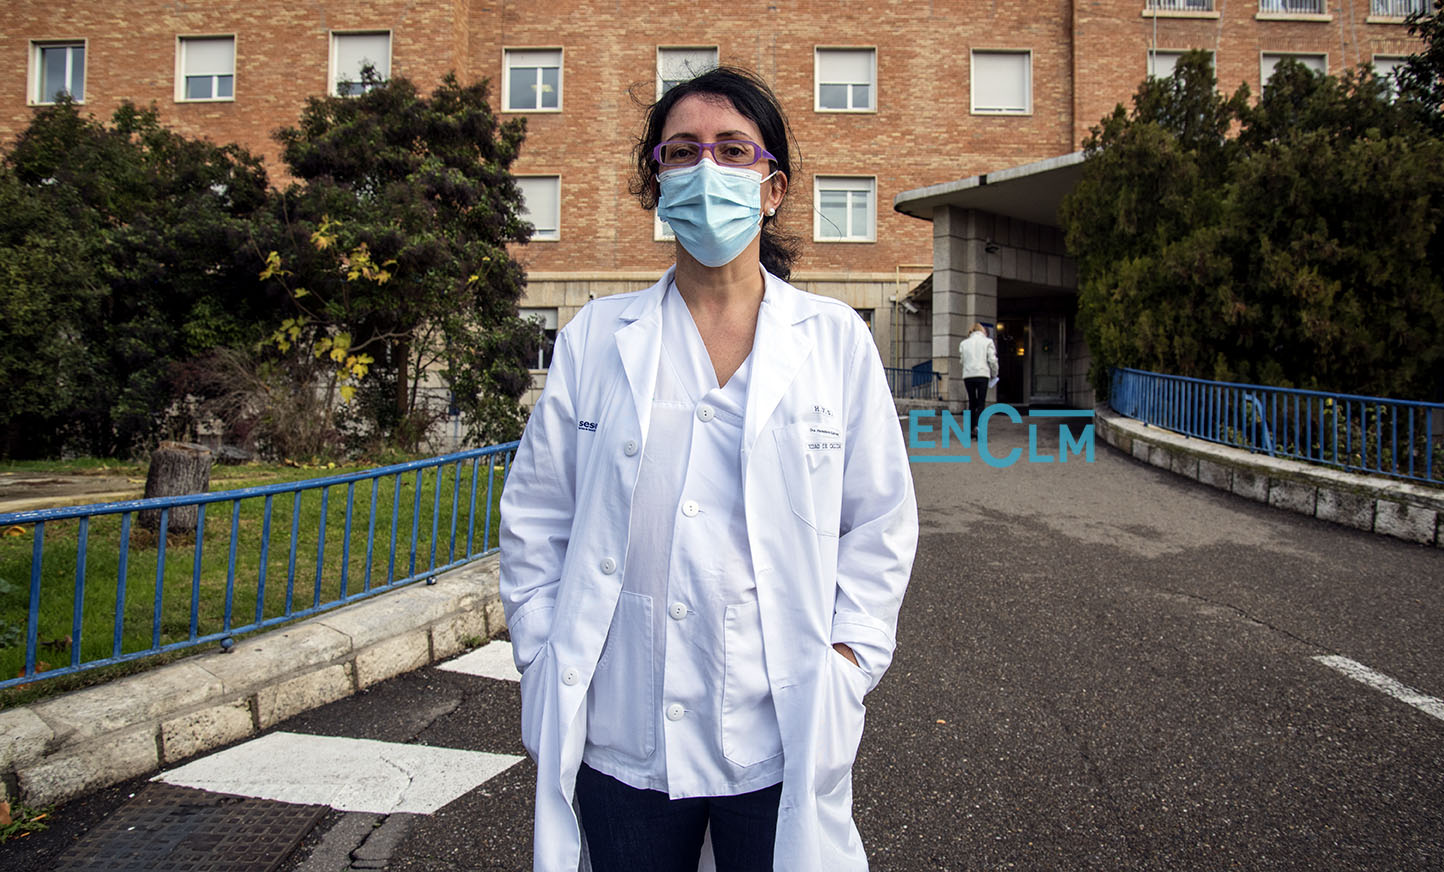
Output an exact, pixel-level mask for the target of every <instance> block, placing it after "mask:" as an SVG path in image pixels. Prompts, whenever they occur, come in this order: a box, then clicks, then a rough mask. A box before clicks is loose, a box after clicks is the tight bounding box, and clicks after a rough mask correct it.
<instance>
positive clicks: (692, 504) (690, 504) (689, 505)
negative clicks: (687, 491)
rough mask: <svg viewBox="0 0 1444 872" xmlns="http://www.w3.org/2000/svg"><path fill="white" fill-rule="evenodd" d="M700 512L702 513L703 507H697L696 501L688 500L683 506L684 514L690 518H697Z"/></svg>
mask: <svg viewBox="0 0 1444 872" xmlns="http://www.w3.org/2000/svg"><path fill="white" fill-rule="evenodd" d="M700 511H702V507H701V506H699V505H697V501H696V500H688V501H687V502H685V503H683V504H682V514H684V515H686V516H687V517H689V518H695V517H697V513H698V512H700Z"/></svg>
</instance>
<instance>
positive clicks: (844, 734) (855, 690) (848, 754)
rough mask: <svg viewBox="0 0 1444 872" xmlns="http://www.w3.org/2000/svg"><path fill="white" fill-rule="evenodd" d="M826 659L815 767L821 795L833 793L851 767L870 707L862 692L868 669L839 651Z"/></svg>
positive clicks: (864, 691) (816, 781)
mask: <svg viewBox="0 0 1444 872" xmlns="http://www.w3.org/2000/svg"><path fill="white" fill-rule="evenodd" d="M827 663H828V665H827V666H826V667H825V668H824V670H823V678H824V681H823V686H822V693H823V701H822V705H821V706H820V713H821V718H820V720H819V723H818V725H817V758H816V767H815V769H814V770H813V778H814V786H815V788H816V790H817V794H818V795H819V796H821V795H824V794H828V793H831V792H832V791H833V790H834V789H835V788H836V787H837V785H838V784H840V783H841V782H842V779H843V778H844V777H846V776H847V773H848V772H850V771H852V763H853V760H855V759H856V758H857V746H858V744H859V743H860V742H861V741H862V727H863V723H864V721H865V720H866V718H867V707H866V706H864V705H863V704H862V696H863V694H864V693H866V692H867V673H865V672H863V671H862V670H861V669H859V668H857V667H856V666H853V665H852V664H851V663H850V662H848V660H847V659H846V658H844V657H843V656H842V655H841V654H839V653H837V652H836V651H829V652H828V654H827Z"/></svg>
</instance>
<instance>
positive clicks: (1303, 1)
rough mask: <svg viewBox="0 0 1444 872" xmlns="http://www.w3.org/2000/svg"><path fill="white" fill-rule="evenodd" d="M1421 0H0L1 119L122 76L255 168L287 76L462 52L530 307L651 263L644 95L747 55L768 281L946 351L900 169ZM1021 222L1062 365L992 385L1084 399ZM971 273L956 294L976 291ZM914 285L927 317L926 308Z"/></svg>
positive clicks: (273, 150) (398, 68)
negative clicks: (512, 121) (484, 108)
mask: <svg viewBox="0 0 1444 872" xmlns="http://www.w3.org/2000/svg"><path fill="white" fill-rule="evenodd" d="M1421 5H1427V4H1426V3H1424V2H1423V0H1256V2H1237V0H1235V2H1229V0H1034V2H1030V3H1022V2H996V0H988V2H983V0H933V2H930V3H926V4H923V3H916V2H899V0H871V2H866V3H864V2H856V0H827V2H823V0H810V2H808V0H801V2H788V0H763V2H746V3H734V4H696V5H693V6H690V7H683V8H681V13H680V14H677V10H676V9H675V8H674V9H672V10H671V11H670V13H669V14H663V13H659V12H658V10H657V8H656V7H655V6H654V5H653V4H646V3H640V2H628V0H572V2H556V0H551V2H541V0H509V2H504V0H437V2H430V3H414V2H409V0H407V2H402V0H313V2H309V3H304V4H300V3H284V2H279V0H252V2H248V3H234V2H208V3H176V2H171V0H115V2H110V3H94V2H90V0H46V2H40V0H9V2H7V3H5V4H3V5H0V58H3V59H4V64H5V68H6V69H8V70H9V72H10V75H9V76H8V77H7V79H6V80H7V81H8V82H9V84H8V85H6V86H5V87H4V88H3V89H0V142H9V141H11V140H13V138H14V137H15V136H16V135H17V134H18V133H19V132H20V131H21V130H23V129H24V127H25V126H26V125H27V124H28V123H29V119H30V118H31V116H32V114H33V112H34V111H35V107H37V106H40V105H43V104H45V103H48V102H52V101H53V100H54V99H55V96H56V95H57V94H58V93H60V92H62V91H64V92H68V93H70V94H72V95H73V96H74V97H75V98H76V99H78V100H79V101H80V102H81V103H82V104H83V105H84V108H85V110H86V111H88V112H91V113H93V114H95V115H96V116H97V117H101V118H104V117H108V116H109V114H110V113H111V112H112V111H113V110H114V109H115V108H116V107H117V106H118V105H119V103H120V102H121V101H122V100H131V101H135V102H138V103H142V104H148V103H155V104H156V105H157V106H158V107H159V108H160V114H161V118H162V121H163V122H164V123H166V124H167V125H169V126H171V127H173V128H175V129H177V130H179V131H181V132H183V133H185V134H188V135H193V136H204V137H208V138H210V139H212V140H215V141H217V142H239V143H241V144H243V145H245V146H246V147H247V148H249V149H251V150H253V151H255V152H257V153H259V154H261V155H263V156H264V157H265V159H266V161H267V163H268V168H269V169H270V172H271V174H272V178H273V180H281V179H284V168H283V167H282V166H281V165H280V163H279V160H278V154H279V146H278V145H277V144H276V142H275V141H274V140H273V138H272V132H273V131H275V130H276V129H277V128H279V127H282V126H285V125H288V124H293V123H294V122H295V121H296V119H297V118H298V117H299V114H300V111H301V108H302V106H303V104H304V101H305V99H306V98H307V97H308V96H312V95H316V94H322V93H326V92H328V91H330V92H336V89H337V88H338V87H339V85H338V82H339V81H340V80H342V79H355V78H357V77H358V71H359V69H360V67H361V65H362V64H363V63H371V64H373V65H374V66H375V67H376V68H377V69H378V70H379V71H380V72H381V73H382V74H383V75H405V76H407V77H408V78H410V79H412V80H413V81H414V82H416V83H417V85H418V86H419V87H420V88H422V89H423V90H427V89H429V88H430V87H431V86H432V85H434V84H435V82H436V81H437V80H439V79H440V77H441V76H443V75H444V74H446V73H447V72H448V71H455V72H456V73H457V74H458V76H459V77H460V78H461V79H462V80H463V81H470V80H473V79H477V78H486V79H488V80H489V81H490V83H491V94H492V103H493V107H494V108H495V109H496V111H497V112H498V113H499V114H501V115H503V116H507V117H510V116H515V115H524V116H525V117H526V120H527V128H528V133H527V140H526V144H525V146H524V148H523V152H522V156H521V158H520V159H519V160H518V162H517V164H516V165H515V167H514V170H515V172H516V173H517V174H518V175H519V176H520V177H521V183H522V187H523V191H524V193H525V195H526V198H527V204H528V208H529V211H530V213H531V218H532V221H533V223H534V225H535V226H536V228H537V233H536V235H535V236H534V238H533V241H532V242H531V243H530V244H529V245H527V246H524V247H519V248H518V249H517V251H516V255H517V256H518V258H519V259H520V260H521V261H522V262H523V263H524V264H525V266H526V268H527V273H528V291H527V299H526V301H525V306H526V308H527V309H528V310H530V312H531V314H533V315H535V317H537V318H539V319H541V320H543V321H545V322H546V323H547V325H548V326H549V327H551V328H553V329H554V328H555V327H557V326H560V325H563V324H565V323H566V322H567V321H568V320H569V319H570V318H571V316H572V315H574V314H575V312H576V311H577V309H579V308H580V307H581V306H582V305H584V304H585V303H586V301H587V300H588V299H590V298H593V297H597V296H602V295H605V294H611V293H616V292H619V291H626V290H633V289H637V288H641V287H645V286H647V285H649V284H651V283H652V282H653V281H655V280H656V278H657V277H658V276H659V275H660V274H661V273H662V271H663V270H664V269H665V268H666V267H667V266H668V265H669V264H670V263H671V261H672V259H673V251H674V248H673V246H674V243H673V242H672V241H671V240H670V239H669V237H668V235H667V231H666V228H665V227H664V226H663V225H661V224H660V223H658V222H657V221H656V220H655V218H654V216H653V215H652V214H651V213H648V212H644V211H643V210H642V209H641V208H640V207H639V206H638V205H637V203H636V201H635V200H634V199H633V198H632V197H631V196H630V195H629V194H628V191H627V188H628V176H629V172H630V164H631V160H630V156H631V148H632V145H633V142H634V139H635V137H636V136H637V135H638V133H639V131H640V121H641V117H642V111H643V108H644V107H645V105H646V104H647V103H649V102H651V101H652V100H655V99H656V98H657V96H658V95H659V94H660V93H661V91H662V89H663V88H665V87H666V86H667V85H668V83H669V82H675V81H678V80H680V79H683V78H686V77H687V76H688V75H690V74H691V72H693V71H696V70H700V69H702V68H705V67H707V66H710V65H712V64H715V63H723V64H736V65H740V66H745V67H748V68H751V69H753V70H755V71H757V72H758V73H760V74H761V75H762V76H763V77H764V78H765V79H767V80H768V81H769V82H771V83H772V85H773V87H774V89H775V90H776V92H777V93H778V95H779V97H780V98H781V100H782V102H783V105H784V107H785V109H786V111H787V112H788V115H789V119H790V121H791V124H792V127H793V130H794V133H795V135H796V139H797V154H798V155H799V156H800V167H799V169H798V171H797V172H796V177H795V178H793V179H792V180H791V193H790V195H789V197H788V199H787V202H786V203H785V204H784V206H783V209H782V210H781V212H780V213H779V214H780V215H781V217H782V219H783V222H784V227H785V228H786V229H789V230H790V231H791V232H793V233H795V234H797V235H798V236H799V237H800V239H801V240H802V241H803V247H802V252H803V253H802V257H801V259H800V261H799V263H798V264H797V266H796V269H795V272H794V276H793V278H794V282H795V283H796V284H798V285H799V286H801V287H803V288H805V289H807V290H810V291H813V292H816V293H821V294H827V295H829V296H833V297H837V298H839V299H842V300H844V301H846V302H847V303H849V304H850V305H852V306H853V307H854V308H856V309H858V310H859V312H861V313H862V314H863V316H864V317H865V318H866V319H867V320H868V321H869V323H870V324H871V326H872V330H873V333H874V336H875V337H876V339H877V342H878V347H879V350H880V352H881V354H882V357H883V360H884V362H885V363H886V364H887V365H889V366H893V367H915V366H916V367H919V368H920V369H927V368H929V367H930V368H931V369H932V370H933V371H935V372H938V373H947V372H948V371H949V368H950V364H951V365H952V368H954V369H955V368H956V365H955V363H954V362H953V358H954V356H955V354H956V344H955V343H953V344H952V346H951V348H950V347H948V343H949V342H952V337H954V336H955V335H956V331H957V329H960V325H962V323H963V322H964V321H966V320H967V319H969V318H973V317H976V318H978V319H979V320H985V321H989V322H990V323H993V322H997V321H998V320H1000V318H999V315H998V311H997V307H996V305H995V306H994V307H993V308H992V310H991V312H990V310H989V309H988V308H987V307H986V306H981V307H979V306H978V305H973V308H972V309H971V310H969V311H963V307H962V306H961V305H960V304H958V303H957V301H956V300H952V301H951V302H949V300H950V299H951V298H947V297H946V296H945V295H947V294H954V293H960V292H962V291H963V290H965V289H964V287H963V284H965V283H966V282H967V281H971V279H968V278H966V277H963V278H959V277H958V276H953V275H951V274H940V275H938V276H936V277H935V278H936V280H935V281H934V282H932V283H931V292H930V293H918V289H919V286H920V285H921V284H922V283H923V282H924V280H925V279H928V278H929V277H930V276H931V275H932V274H933V271H934V267H935V265H937V261H936V259H935V249H934V237H935V235H938V234H943V235H946V234H950V233H953V232H955V228H954V229H950V227H952V225H954V224H956V223H957V221H961V220H963V218H965V217H966V211H964V212H960V213H958V215H957V216H955V218H956V220H952V221H951V224H950V223H949V222H948V221H945V222H943V225H946V226H940V225H939V223H938V222H937V221H936V220H931V219H929V220H918V217H924V218H927V217H928V216H919V215H917V214H915V213H914V214H904V213H903V212H901V211H898V210H895V209H894V208H893V204H894V200H895V199H896V198H897V197H898V196H899V194H900V193H902V192H909V191H917V190H920V189H925V188H927V187H928V186H932V185H936V184H939V183H942V182H945V181H947V180H952V179H962V178H967V177H983V178H986V174H989V173H996V172H999V171H1002V170H1006V169H1007V168H1010V167H1015V166H1019V165H1024V164H1032V163H1036V162H1039V161H1044V160H1047V159H1050V158H1054V157H1057V156H1060V155H1066V154H1070V153H1072V152H1075V151H1076V150H1077V149H1078V147H1079V144H1080V143H1081V141H1082V140H1083V139H1084V138H1085V137H1086V136H1087V133H1088V129H1089V128H1090V127H1091V126H1092V125H1094V124H1096V123H1097V122H1098V120H1099V119H1100V118H1101V117H1103V116H1104V115H1105V114H1107V113H1109V112H1110V111H1111V110H1112V109H1113V107H1114V106H1115V105H1116V104H1118V103H1120V102H1124V103H1126V102H1127V101H1128V99H1129V97H1130V96H1131V94H1132V93H1133V92H1134V90H1135V89H1136V88H1137V86H1138V83H1139V82H1140V81H1141V80H1142V79H1143V78H1144V77H1145V76H1146V75H1149V74H1150V73H1155V74H1159V75H1166V74H1167V72H1168V71H1169V70H1170V69H1171V68H1172V64H1173V62H1174V61H1176V59H1177V56H1178V55H1179V54H1180V53H1181V52H1182V51H1185V50H1188V49H1205V50H1207V51H1209V52H1211V53H1212V54H1213V57H1214V63H1215V69H1216V70H1217V72H1218V76H1219V81H1220V86H1221V87H1222V88H1224V89H1227V90H1232V89H1233V88H1234V87H1236V86H1237V85H1238V84H1239V83H1240V82H1246V83H1248V84H1249V86H1250V87H1251V88H1252V89H1253V91H1254V92H1255V93H1257V92H1258V90H1259V85H1260V83H1261V82H1262V81H1263V80H1264V79H1266V77H1267V76H1268V74H1269V72H1270V70H1271V69H1272V66H1273V64H1274V63H1277V62H1278V60H1279V59H1280V58H1282V57H1285V56H1293V57H1297V58H1299V59H1300V60H1302V61H1304V62H1305V63H1307V64H1309V65H1310V66H1314V67H1315V68H1317V69H1321V70H1327V71H1330V72H1339V71H1341V70H1343V69H1345V68H1348V67H1354V66H1357V65H1359V64H1366V65H1372V66H1374V67H1376V68H1377V69H1380V70H1382V71H1388V70H1389V69H1392V67H1393V65H1395V64H1397V63H1398V62H1399V61H1400V60H1401V59H1402V58H1403V57H1405V56H1407V55H1408V54H1410V53H1411V52H1413V51H1414V50H1415V47H1416V45H1417V41H1416V40H1415V39H1413V38H1411V37H1409V36H1408V34H1407V31H1406V28H1405V27H1404V26H1403V25H1402V21H1403V16H1404V15H1406V14H1408V13H1409V12H1411V11H1413V10H1414V9H1415V8H1416V7H1418V6H1421ZM947 214H949V215H951V214H952V213H947ZM950 220H951V219H950ZM1055 224H1056V222H1055ZM1053 229H1054V231H1056V226H1055V227H1054V228H1053ZM1046 230H1048V227H1047V225H1046V223H1045V224H1040V225H1038V227H1037V229H1036V230H1031V231H1030V230H1028V229H1027V228H1026V227H1023V228H1022V229H1020V230H1019V233H1020V234H1022V235H1020V236H1019V241H1020V245H1019V247H1018V250H1020V251H1028V252H1032V254H1031V255H1030V257H1032V256H1034V255H1036V256H1037V257H1041V258H1042V260H1041V261H1038V262H1039V263H1041V264H1043V266H1041V267H1039V269H1040V270H1041V273H1040V274H1039V275H1038V276H1037V278H1038V280H1037V281H1035V280H1034V276H1033V273H1032V272H1027V273H1026V275H1027V278H1024V273H1023V272H1019V271H1015V274H1014V275H1013V276H1012V278H1010V279H1008V282H1009V283H1010V284H1009V285H1008V291H1009V293H1008V295H1009V297H1010V299H1014V300H1036V306H1039V307H1042V309H1040V310H1039V311H1040V312H1042V311H1043V310H1044V309H1046V312H1044V313H1043V314H1045V315H1046V316H1047V317H1048V318H1051V319H1053V320H1049V321H1046V323H1047V325H1048V326H1047V327H1046V329H1047V330H1049V331H1055V333H1053V334H1050V336H1054V335H1055V336H1056V337H1057V339H1056V341H1057V342H1058V347H1057V348H1056V349H1055V350H1056V351H1057V352H1059V353H1062V354H1063V355H1064V357H1063V360H1062V362H1061V364H1060V365H1061V366H1062V368H1063V370H1064V371H1066V372H1067V373H1072V375H1068V376H1067V377H1065V378H1064V379H1063V381H1062V382H1061V384H1060V385H1059V386H1058V387H1057V389H1056V390H1055V389H1049V390H1047V391H1042V392H1036V395H1035V392H1033V391H1032V390H1031V388H1029V389H1027V390H1022V391H1021V392H1020V393H1016V394H1009V395H1008V396H1009V397H1010V398H1011V399H1014V400H1015V401H1017V402H1020V403H1024V404H1026V403H1029V402H1049V403H1052V402H1060V403H1065V404H1075V405H1076V404H1084V403H1087V402H1089V401H1091V396H1085V395H1084V394H1083V393H1081V391H1083V390H1084V388H1080V387H1079V385H1082V384H1084V380H1082V379H1081V378H1079V377H1077V375H1076V373H1077V371H1078V368H1079V367H1078V361H1079V360H1084V361H1086V349H1083V348H1082V347H1081V345H1080V343H1079V342H1078V340H1077V339H1076V331H1074V330H1073V329H1072V318H1073V311H1074V309H1075V308H1076V307H1075V305H1074V304H1073V296H1072V295H1070V293H1069V291H1070V288H1076V283H1074V282H1073V280H1072V277H1071V265H1070V264H1069V263H1068V261H1067V258H1066V255H1065V254H1064V253H1063V251H1062V247H1061V239H1060V238H1059V237H1058V236H1057V234H1056V232H1054V233H1053V234H1052V235H1049V234H1048V233H1046V232H1044V231H1046ZM1030 233H1031V236H1030V235H1029V234H1030ZM978 242H979V244H981V245H986V244H987V243H988V240H986V239H983V238H982V237H979V239H978ZM1029 246H1032V247H1031V248H1030V247H1029ZM1048 258H1053V259H1054V260H1053V261H1050V260H1048ZM1030 262H1032V261H1030ZM1052 263H1056V275H1054V274H1050V273H1049V272H1048V270H1049V269H1052V268H1053V267H1050V266H1049V265H1048V264H1052ZM926 288H927V286H924V289H925V290H926ZM986 290H987V289H986V288H983V289H982V291H979V289H978V288H976V287H974V288H971V290H968V293H972V294H973V297H972V299H974V301H975V302H976V300H978V299H982V297H983V296H986V293H985V292H986ZM995 293H996V291H995ZM980 294H982V296H980ZM940 295H944V296H943V297H940ZM935 304H936V305H940V306H941V309H942V311H943V313H944V314H945V315H946V318H947V319H948V325H947V326H945V328H944V329H942V330H941V331H940V330H939V329H937V328H936V327H935V325H934V323H933V321H934V315H935V312H934V307H935ZM1020 305H1024V306H1031V305H1035V304H1034V303H1024V304H1020ZM950 307H951V308H950ZM1014 308H1016V307H1014ZM990 313H991V315H992V317H991V318H988V317H985V316H987V315H989V314H990ZM1040 317H1041V316H1040ZM1015 321H1016V319H1015ZM1023 323H1024V324H1026V323H1027V321H1026V319H1025V321H1024V322H1023ZM1039 323H1043V322H1042V321H1040V322H1039ZM1029 329H1036V328H1029ZM1005 338H1006V339H1007V340H1008V341H1010V342H1014V343H1015V345H1014V346H1010V349H1012V348H1015V347H1017V348H1021V349H1022V351H1021V352H1018V354H1017V356H1018V357H1023V358H1026V357H1027V355H1028V354H1029V353H1031V352H1030V349H1031V348H1032V347H1033V346H1034V345H1035V340H1038V342H1037V343H1036V344H1038V347H1039V348H1040V349H1041V348H1042V344H1041V343H1042V341H1044V340H1047V341H1049V342H1051V341H1053V340H1052V339H1049V338H1048V337H1042V338H1039V337H1034V336H1031V335H1025V334H1024V333H1023V332H1019V333H1018V334H1016V335H1011V334H1010V335H1009V336H1008V337H1005ZM537 363H538V367H539V368H541V367H544V365H545V363H546V356H545V352H543V354H542V355H541V356H540V357H539V360H538V361H537ZM1084 369H1085V370H1086V365H1085V366H1084ZM539 375H540V373H539ZM954 375H955V374H954ZM954 381H955V379H947V378H944V379H943V381H942V382H941V383H942V385H943V389H944V391H945V392H947V393H953V392H956V385H954V384H953V382H954ZM954 399H956V398H954Z"/></svg>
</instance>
